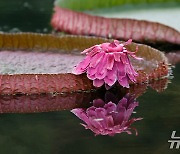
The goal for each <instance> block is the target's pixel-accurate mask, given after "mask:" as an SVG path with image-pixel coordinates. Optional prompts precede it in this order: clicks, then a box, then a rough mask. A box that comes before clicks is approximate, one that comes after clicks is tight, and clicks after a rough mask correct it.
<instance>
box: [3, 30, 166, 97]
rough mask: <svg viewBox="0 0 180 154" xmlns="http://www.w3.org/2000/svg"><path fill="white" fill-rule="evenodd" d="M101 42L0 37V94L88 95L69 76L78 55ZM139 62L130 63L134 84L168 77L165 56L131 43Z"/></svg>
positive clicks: (86, 84) (79, 80)
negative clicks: (134, 73) (135, 79)
mask: <svg viewBox="0 0 180 154" xmlns="http://www.w3.org/2000/svg"><path fill="white" fill-rule="evenodd" d="M108 41H112V40H107V39H103V38H95V37H82V36H55V35H45V34H33V33H19V34H18V33H16V34H3V33H2V34H0V50H1V51H0V94H18V93H21V94H40V93H63V92H73V91H89V90H92V89H95V87H93V85H92V82H91V81H90V80H89V79H88V78H87V77H86V76H85V75H84V74H82V75H78V76H77V75H74V74H71V71H72V68H73V67H74V65H76V64H77V63H78V62H79V61H80V60H82V58H83V57H84V56H82V55H80V51H82V50H84V49H86V48H88V47H90V46H92V45H95V44H100V43H102V42H108ZM136 46H138V47H139V50H138V53H137V56H139V57H142V58H143V60H142V61H141V62H137V61H136V60H132V59H131V62H132V64H133V65H134V67H135V69H136V70H137V71H138V73H139V76H138V78H137V83H142V82H148V81H151V80H154V79H159V78H162V77H164V76H167V75H168V62H167V58H166V57H165V55H164V54H163V53H162V52H160V51H158V50H156V49H154V48H151V47H149V46H147V45H142V44H136V43H132V44H131V45H128V46H127V48H128V49H129V50H130V51H135V49H136Z"/></svg>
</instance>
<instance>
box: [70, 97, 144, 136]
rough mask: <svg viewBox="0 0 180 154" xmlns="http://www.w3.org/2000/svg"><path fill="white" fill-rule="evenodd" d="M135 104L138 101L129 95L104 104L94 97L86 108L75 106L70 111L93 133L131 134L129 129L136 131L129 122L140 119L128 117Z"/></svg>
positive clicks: (136, 104) (110, 134)
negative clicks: (90, 104) (116, 102)
mask: <svg viewBox="0 0 180 154" xmlns="http://www.w3.org/2000/svg"><path fill="white" fill-rule="evenodd" d="M136 106H138V102H136V101H135V100H134V99H132V98H130V97H129V98H126V97H124V98H123V99H121V100H120V101H119V103H118V104H117V105H116V104H115V103H113V102H111V101H110V102H108V103H107V104H106V103H104V101H102V100H101V99H96V100H94V101H93V106H91V107H89V108H88V109H83V108H76V109H73V110H71V112H72V113H74V114H75V115H76V116H77V117H78V118H80V119H81V120H83V121H84V122H85V124H82V125H83V126H84V127H85V128H86V129H90V130H91V131H93V132H94V133H95V135H109V136H114V135H115V134H117V133H123V132H126V133H128V134H132V132H131V130H135V131H136V129H135V128H132V127H131V124H132V123H133V122H135V121H137V120H141V119H142V118H132V119H130V117H131V114H132V113H133V110H134V109H135V107H136ZM136 135H137V131H136Z"/></svg>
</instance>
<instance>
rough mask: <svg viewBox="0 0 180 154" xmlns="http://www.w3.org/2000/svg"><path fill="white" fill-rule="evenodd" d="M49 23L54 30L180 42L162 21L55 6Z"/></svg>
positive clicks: (159, 41) (175, 32) (179, 38)
mask: <svg viewBox="0 0 180 154" xmlns="http://www.w3.org/2000/svg"><path fill="white" fill-rule="evenodd" d="M51 25H52V26H53V28H54V29H55V30H57V31H63V32H67V33H70V34H76V35H93V36H101V37H105V38H114V39H120V40H128V39H129V38H132V39H133V40H134V41H138V42H148V43H152V42H156V43H172V44H178V45H179V44H180V32H179V31H177V30H175V29H173V28H171V27H168V26H166V25H163V24H160V23H156V22H150V21H145V20H133V19H115V18H104V17H99V16H92V15H88V14H85V13H80V12H75V11H71V10H68V9H64V8H60V7H58V6H56V7H55V8H54V14H53V16H52V19H51Z"/></svg>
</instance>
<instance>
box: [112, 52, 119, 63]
mask: <svg viewBox="0 0 180 154" xmlns="http://www.w3.org/2000/svg"><path fill="white" fill-rule="evenodd" d="M113 55H114V60H115V61H118V62H120V61H121V58H120V57H121V53H120V52H115V53H114V54H113Z"/></svg>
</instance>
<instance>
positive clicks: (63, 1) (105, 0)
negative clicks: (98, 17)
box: [55, 0, 179, 11]
mask: <svg viewBox="0 0 180 154" xmlns="http://www.w3.org/2000/svg"><path fill="white" fill-rule="evenodd" d="M168 2H174V3H178V2H179V0H86V1H84V0H68V1H67V0H56V1H55V4H56V5H58V6H61V7H63V8H69V9H72V10H77V11H79V10H81V11H82V10H91V9H97V8H106V7H112V6H119V5H125V4H143V3H148V4H151V3H160V4H162V3H168ZM75 4H76V5H75Z"/></svg>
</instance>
